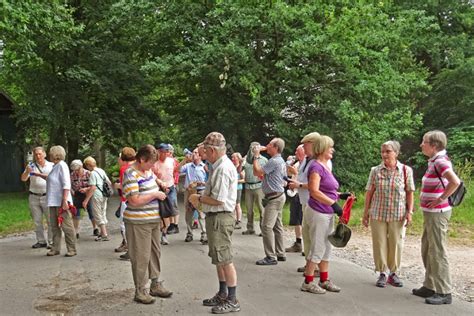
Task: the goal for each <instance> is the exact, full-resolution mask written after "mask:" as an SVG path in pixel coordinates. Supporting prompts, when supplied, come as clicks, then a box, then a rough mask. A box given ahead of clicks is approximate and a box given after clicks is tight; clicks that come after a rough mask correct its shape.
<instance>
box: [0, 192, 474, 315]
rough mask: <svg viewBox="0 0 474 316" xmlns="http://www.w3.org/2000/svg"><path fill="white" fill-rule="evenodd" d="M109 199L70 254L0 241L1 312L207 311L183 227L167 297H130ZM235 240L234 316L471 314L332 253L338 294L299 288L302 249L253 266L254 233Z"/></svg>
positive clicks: (201, 275) (206, 270)
mask: <svg viewBox="0 0 474 316" xmlns="http://www.w3.org/2000/svg"><path fill="white" fill-rule="evenodd" d="M109 204H110V205H109V212H108V218H109V220H110V223H109V225H110V226H111V230H110V232H111V236H112V240H111V241H109V242H95V241H94V240H93V237H92V236H91V229H90V226H89V223H88V221H87V220H83V221H82V231H81V238H80V240H79V243H78V253H79V254H78V255H77V256H76V257H73V258H65V257H63V256H55V257H46V255H45V254H46V251H45V250H44V249H41V250H36V249H31V247H30V246H31V245H32V244H33V243H34V235H33V234H32V233H30V234H27V235H25V236H19V237H10V238H5V239H1V240H0V253H1V258H0V271H1V272H0V315H72V314H74V315H79V314H82V315H87V314H90V315H152V314H153V315H209V313H210V309H209V308H208V307H204V306H202V305H201V300H202V299H204V298H207V297H209V296H211V295H213V294H214V293H215V291H216V290H217V280H216V273H215V270H214V267H213V266H212V265H211V264H210V259H209V258H208V257H207V246H203V245H201V244H200V243H199V242H198V241H197V240H196V241H193V242H191V243H185V242H184V237H185V232H184V230H183V229H182V232H181V233H180V234H178V235H172V236H170V241H171V245H169V246H165V247H163V251H162V270H163V272H162V278H163V279H164V280H165V285H166V287H168V288H169V289H171V290H173V291H174V294H173V297H172V298H170V299H158V300H157V302H156V303H155V304H153V305H141V304H136V303H134V302H133V300H132V299H133V281H132V275H131V271H130V263H129V262H126V261H120V260H118V255H117V254H115V253H114V252H113V248H115V247H116V246H117V245H118V244H119V243H120V241H121V238H120V233H119V230H118V221H117V219H116V218H115V217H114V215H113V212H114V210H115V208H116V206H117V205H118V200H116V199H113V200H112V201H111V202H110V203H109ZM181 226H182V227H183V225H181ZM183 228H184V227H183ZM195 238H196V239H199V235H198V233H197V232H195ZM234 245H235V264H236V267H237V272H238V278H239V281H238V283H239V284H238V289H237V295H238V298H239V299H240V301H241V306H242V311H241V312H240V313H239V314H238V315H253V316H255V315H292V316H296V315H314V314H323V315H324V314H330V315H448V314H451V315H474V305H473V304H471V303H467V302H463V301H458V300H455V302H454V304H452V305H448V306H429V305H426V304H424V302H423V299H421V298H418V297H415V296H413V295H411V294H410V291H411V289H412V288H413V287H415V285H414V284H410V283H408V282H407V284H405V287H404V288H394V287H390V286H389V287H387V288H385V289H379V288H376V287H375V286H374V280H375V275H374V273H373V272H372V271H369V270H367V269H364V268H361V267H359V266H357V265H355V264H352V263H350V262H348V261H345V260H340V259H338V258H335V259H334V262H333V263H332V264H331V271H330V273H331V274H330V275H331V277H332V279H333V280H334V281H335V283H337V284H338V285H339V286H341V287H342V292H341V293H338V294H336V293H327V294H324V295H315V294H309V293H305V292H301V291H300V290H299V287H300V285H301V282H302V281H303V278H302V276H301V274H299V273H297V272H296V268H297V267H298V266H301V265H302V264H303V257H302V256H301V255H298V254H288V261H287V262H283V263H279V264H278V265H277V266H269V267H259V266H256V265H255V260H257V259H260V258H261V257H262V256H263V246H262V240H261V238H260V237H257V236H243V235H242V234H241V233H240V231H236V234H235V236H234ZM63 247H65V246H64V244H63ZM63 252H64V249H63Z"/></svg>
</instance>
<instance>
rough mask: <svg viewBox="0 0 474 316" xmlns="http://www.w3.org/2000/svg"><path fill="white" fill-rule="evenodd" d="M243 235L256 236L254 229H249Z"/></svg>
mask: <svg viewBox="0 0 474 316" xmlns="http://www.w3.org/2000/svg"><path fill="white" fill-rule="evenodd" d="M242 235H255V231H254V230H253V229H247V230H244V231H243V232H242Z"/></svg>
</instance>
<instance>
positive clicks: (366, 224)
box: [362, 213, 369, 228]
mask: <svg viewBox="0 0 474 316" xmlns="http://www.w3.org/2000/svg"><path fill="white" fill-rule="evenodd" d="M362 225H364V227H365V228H367V227H369V214H366V213H364V217H362Z"/></svg>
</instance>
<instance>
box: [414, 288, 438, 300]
mask: <svg viewBox="0 0 474 316" xmlns="http://www.w3.org/2000/svg"><path fill="white" fill-rule="evenodd" d="M411 292H412V293H413V295H416V296H419V297H423V298H428V297H431V296H433V295H435V291H433V290H430V289H429V288H427V287H425V286H422V287H420V288H419V289H413V290H412V291H411Z"/></svg>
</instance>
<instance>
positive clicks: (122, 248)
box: [114, 240, 128, 252]
mask: <svg viewBox="0 0 474 316" xmlns="http://www.w3.org/2000/svg"><path fill="white" fill-rule="evenodd" d="M127 250H128V245H127V242H126V241H125V240H122V243H121V244H120V246H118V247H117V248H115V249H114V251H115V252H126V251H127Z"/></svg>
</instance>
